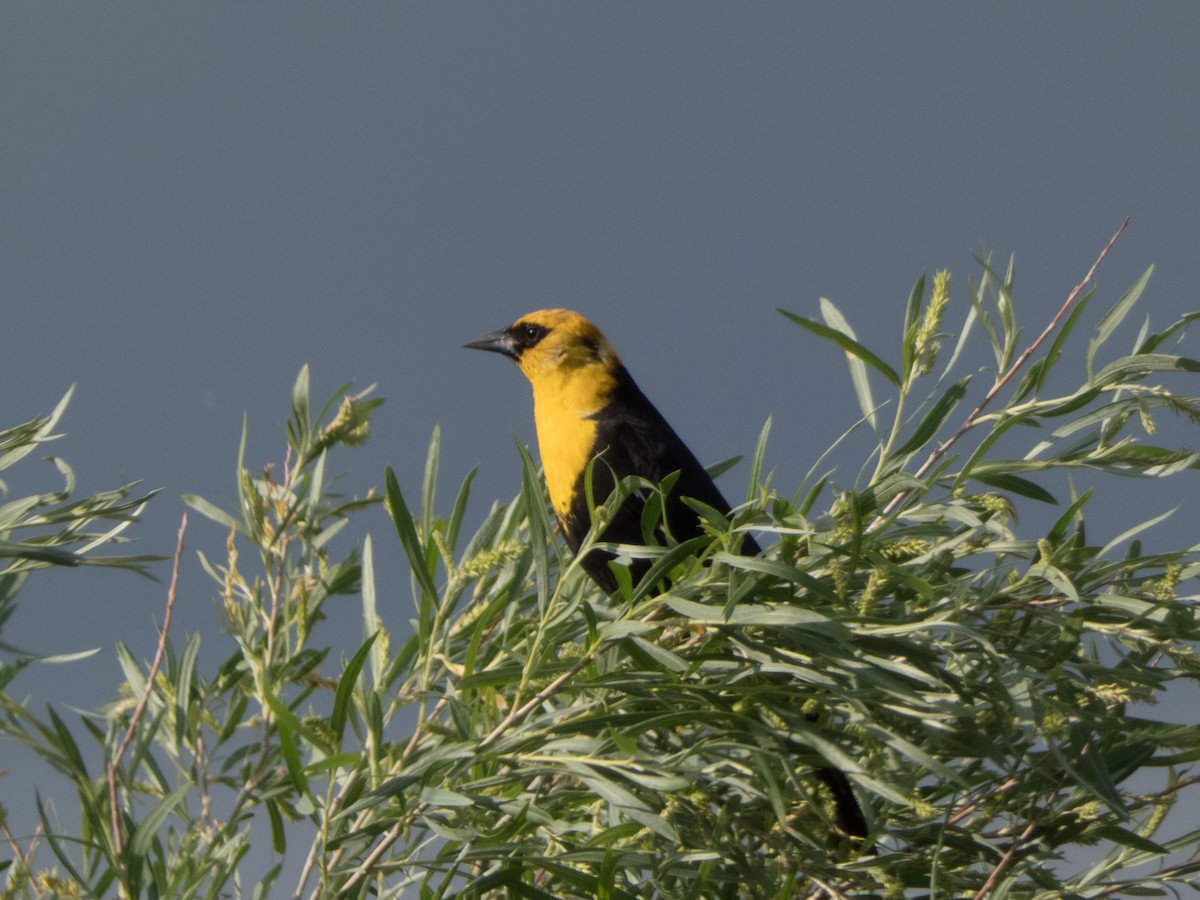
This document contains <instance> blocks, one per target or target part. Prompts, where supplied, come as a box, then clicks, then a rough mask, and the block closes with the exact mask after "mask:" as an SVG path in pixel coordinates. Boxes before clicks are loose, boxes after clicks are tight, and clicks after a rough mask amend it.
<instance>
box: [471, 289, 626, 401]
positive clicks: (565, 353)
mask: <svg viewBox="0 0 1200 900" xmlns="http://www.w3.org/2000/svg"><path fill="white" fill-rule="evenodd" d="M466 346H467V347H469V348H471V349H473V350H490V351H492V352H493V353H501V354H503V355H504V356H507V357H509V358H510V359H512V360H514V361H515V362H516V364H517V366H518V367H519V368H520V369H521V371H522V372H523V373H524V374H525V377H526V378H528V379H529V380H530V382H531V383H532V384H533V387H534V390H535V391H539V390H540V389H542V388H549V389H552V390H553V389H558V388H561V387H562V386H564V385H565V384H567V383H568V382H571V381H574V380H576V379H577V378H579V377H580V376H583V378H584V379H585V380H588V381H590V382H591V383H592V384H594V385H595V386H597V387H599V386H601V385H611V383H612V380H613V377H614V376H615V374H616V372H617V370H618V368H619V367H620V365H621V360H620V357H618V356H617V351H616V350H614V349H613V347H612V344H610V343H609V342H608V340H607V339H606V338H605V337H604V335H603V334H601V332H600V329H599V328H597V327H596V326H595V325H593V324H592V323H591V322H589V321H588V320H587V319H585V318H584V317H583V316H581V315H580V314H579V313H577V312H572V311H571V310H568V309H543V310H539V311H538V312H532V313H529V314H528V315H525V316H522V317H521V318H519V319H517V321H515V322H513V323H512V324H511V325H509V326H508V327H507V328H505V329H502V330H501V331H493V332H492V333H491V334H487V335H484V336H483V337H481V338H479V340H476V341H471V342H470V343H469V344H466Z"/></svg>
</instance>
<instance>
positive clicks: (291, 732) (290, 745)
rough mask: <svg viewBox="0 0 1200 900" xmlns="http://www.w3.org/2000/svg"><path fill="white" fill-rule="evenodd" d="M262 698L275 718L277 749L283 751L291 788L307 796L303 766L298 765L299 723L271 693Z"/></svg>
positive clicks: (266, 693) (306, 781)
mask: <svg viewBox="0 0 1200 900" xmlns="http://www.w3.org/2000/svg"><path fill="white" fill-rule="evenodd" d="M264 697H265V699H266V701H267V705H268V706H269V707H270V709H271V712H272V713H273V714H274V717H275V733H276V734H278V735H279V749H280V750H281V751H283V760H284V762H285V763H286V764H287V770H288V775H289V777H290V778H291V780H292V786H293V787H295V789H296V790H297V791H298V792H299V793H301V794H307V793H308V780H307V779H306V778H305V777H304V766H303V765H301V763H300V747H299V743H298V741H297V738H298V736H299V733H300V721H299V720H298V719H297V718H296V716H295V714H294V713H293V712H292V711H291V710H290V709H288V708H287V706H285V705H284V703H283V701H282V700H280V699H279V698H278V697H277V696H275V694H274V693H273V692H271V691H267V692H265V693H264Z"/></svg>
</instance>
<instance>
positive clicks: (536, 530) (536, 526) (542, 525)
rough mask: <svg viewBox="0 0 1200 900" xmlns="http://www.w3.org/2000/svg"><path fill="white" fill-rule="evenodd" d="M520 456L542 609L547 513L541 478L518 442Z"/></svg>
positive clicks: (546, 582)
mask: <svg viewBox="0 0 1200 900" xmlns="http://www.w3.org/2000/svg"><path fill="white" fill-rule="evenodd" d="M517 454H518V455H519V456H520V457H521V501H522V503H523V505H524V508H525V517H526V518H525V521H526V523H527V524H528V526H529V545H530V549H531V550H532V552H533V567H534V571H535V572H536V573H537V592H538V609H542V610H544V609H545V608H546V604H547V602H548V601H549V598H550V550H549V543H550V537H549V535H550V533H551V525H550V517H549V514H548V513H547V511H546V502H545V499H544V495H543V493H542V478H541V475H540V474H539V473H538V469H537V466H535V465H534V463H533V457H532V456H530V455H529V450H528V449H526V448H525V447H524V446H523V445H522V444H520V443H518V444H517ZM594 463H595V460H593V461H592V462H590V463H588V470H587V483H588V484H589V485H590V483H591V467H592V465H593V464H594Z"/></svg>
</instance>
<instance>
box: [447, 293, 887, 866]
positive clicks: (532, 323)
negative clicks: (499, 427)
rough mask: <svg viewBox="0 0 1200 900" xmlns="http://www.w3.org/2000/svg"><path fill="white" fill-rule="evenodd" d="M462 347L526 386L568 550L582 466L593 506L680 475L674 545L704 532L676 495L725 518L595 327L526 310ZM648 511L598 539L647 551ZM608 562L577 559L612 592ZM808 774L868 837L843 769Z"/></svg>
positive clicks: (635, 502) (626, 512) (748, 545)
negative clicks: (501, 364)
mask: <svg viewBox="0 0 1200 900" xmlns="http://www.w3.org/2000/svg"><path fill="white" fill-rule="evenodd" d="M464 346H465V347H467V348H469V349H472V350H486V351H490V352H492V353H499V354H501V355H503V356H507V357H508V358H509V359H512V360H513V361H514V362H516V364H517V367H518V368H519V369H520V370H521V372H522V373H523V374H524V375H525V377H526V378H528V379H529V382H530V384H531V385H532V386H533V410H534V423H535V425H536V428H537V441H538V450H539V452H540V455H541V458H542V470H543V472H544V474H545V478H546V487H547V490H548V491H549V493H550V503H551V505H552V506H553V507H554V513H555V517H556V518H557V519H558V523H559V528H560V530H561V532H562V534H563V537H564V539H565V540H566V542H567V545H568V546H569V547H570V548H571V550H572V552H578V551H579V548H580V546H581V545H582V543H583V540H584V538H585V537H586V536H587V534H588V532H589V530H590V529H591V524H592V523H591V513H590V510H589V509H588V499H587V498H588V486H587V484H586V478H587V474H588V471H589V463H590V464H591V466H590V470H591V477H592V484H591V495H592V498H593V501H594V503H597V504H601V503H604V501H605V500H606V498H608V496H609V495H610V494H611V492H612V491H613V489H614V488H615V487H616V485H617V483H618V482H619V481H620V480H621V479H622V478H625V477H627V476H630V475H636V476H640V477H642V478H644V479H646V480H648V481H650V482H653V483H655V484H657V483H659V482H661V481H662V480H663V479H664V478H666V477H667V476H669V475H672V474H673V473H676V472H677V473H678V478H677V480H676V481H675V483H674V486H673V487H672V489H671V492H670V494H669V495H668V496H667V498H666V501H665V502H664V504H663V519H664V521H665V523H666V527H667V530H668V531H669V532H670V535H671V536H672V537H673V538H675V540H677V541H680V542H682V541H686V540H689V539H690V538H693V537H697V536H699V535H700V534H702V533H703V526H702V525H701V522H700V517H699V515H698V514H697V513H696V512H695V510H693V509H692V508H690V507H689V506H687V505H686V504H685V503H684V502H683V498H685V497H690V498H692V499H694V500H699V501H700V502H701V503H704V504H706V505H707V506H710V507H712V508H713V509H715V510H716V511H717V512H719V513H720V514H721V515H724V516H728V515H729V513H730V510H731V507H730V505H729V503H728V502H727V501H726V500H725V497H724V496H723V495H722V494H721V492H720V490H719V489H718V488H717V486H716V485H715V484H714V483H713V480H712V478H711V476H709V474H708V472H707V471H705V469H704V466H702V465H701V464H700V462H699V461H698V460H697V459H696V456H695V454H693V453H692V451H691V450H689V449H688V446H687V444H685V443H684V442H683V440H682V439H681V438H680V437H679V435H677V434H676V433H675V430H674V429H673V428H671V426H670V425H669V424H668V423H667V420H666V419H665V418H663V416H662V413H660V412H659V411H658V409H656V408H655V406H654V404H653V403H651V402H650V400H649V399H648V398H647V397H646V395H645V394H644V393H642V390H641V388H639V387H638V386H637V383H636V382H635V381H634V380H633V378H632V377H631V376H630V374H629V372H628V370H627V369H626V368H625V365H624V363H622V362H621V358H620V356H618V355H617V351H616V350H615V349H613V346H612V344H610V343H609V342H608V339H607V338H605V336H604V335H603V333H601V331H600V329H599V328H597V327H596V326H595V325H594V324H592V323H591V322H590V321H589V320H588V319H586V318H584V317H583V316H582V315H580V314H579V313H577V312H573V311H571V310H567V309H543V310H539V311H537V312H531V313H528V314H527V315H524V316H522V317H521V318H519V319H517V321H515V322H513V324H511V325H509V326H508V327H507V328H503V329H501V330H499V331H493V332H492V333H491V334H486V335H484V336H483V337H481V338H478V339H477V340H474V341H470V342H468V343H467V344H465V345H464ZM593 461H594V462H593ZM645 504H646V498H645V496H643V495H641V494H636V493H635V494H634V495H633V496H630V497H629V498H628V499H627V500H626V501H625V502H624V503H623V504H622V505H621V506H620V508H619V509H617V510H616V511H615V512H612V513H611V516H610V519H609V521H608V522H607V524H605V525H604V527H603V529H602V531H601V532H600V535H599V539H600V540H601V541H605V542H611V543H618V544H639V545H640V544H644V543H645V540H644V535H643V531H642V511H643V509H644V507H645ZM661 536H662V535H661V529H660V537H661ZM741 541H742V543H741V551H742V553H743V554H745V555H748V556H756V555H758V554H759V553H760V552H761V551H760V549H759V546H758V543H757V542H756V541H755V540H754V538H753V537H751V536H750V535H744V536H742V538H741ZM613 558H614V557H613V555H612V554H611V553H608V552H606V551H600V550H597V549H592V550H591V551H590V552H589V553H587V555H585V556H584V557H583V558H582V559H581V560H580V565H581V566H582V568H583V570H584V572H586V573H587V574H588V575H589V576H590V577H591V579H592V580H593V581H594V582H595V583H596V584H597V585H599V586H600V588H601V589H602V590H603V591H605V592H606V593H608V594H613V593H615V592H616V591H617V590H618V583H617V579H616V577H615V576H614V574H613V572H612V569H611V568H610V567H609V562H610V560H612V559H613ZM648 568H649V562H648V561H647V560H644V559H643V560H634V562H633V564H632V565H631V566H630V569H631V570H632V574H633V576H634V579H635V582H636V580H638V579H640V577H641V576H642V575H643V574H645V572H646V570H647V569H648ZM815 774H816V775H817V777H818V778H819V779H820V780H821V781H822V782H823V783H824V784H825V785H826V787H827V788H828V789H829V791H830V794H831V795H832V797H833V801H834V808H835V812H836V820H837V824H838V827H839V829H840V830H841V831H842V832H843V833H844V834H846V835H848V836H850V837H851V838H852V839H854V840H855V842H856V843H857V841H858V840H860V839H861V838H864V837H866V835H867V823H866V819H865V817H864V815H863V812H862V807H861V806H859V803H858V799H857V798H856V797H855V795H854V790H853V788H852V787H851V785H850V780H849V778H848V777H847V775H846V774H845V772H843V771H842V770H841V769H837V768H834V767H832V766H821V767H818V768H817V769H815Z"/></svg>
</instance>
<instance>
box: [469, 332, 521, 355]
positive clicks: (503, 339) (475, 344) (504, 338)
mask: <svg viewBox="0 0 1200 900" xmlns="http://www.w3.org/2000/svg"><path fill="white" fill-rule="evenodd" d="M463 346H464V347H466V348H467V349H468V350H490V351H491V352H492V353H500V354H502V355H504V356H507V357H508V358H509V359H516V358H517V355H518V354H517V342H516V339H515V338H514V337H513V336H512V334H511V333H509V332H508V331H493V332H492V333H491V334H485V335H484V336H483V337H481V338H479V339H478V340H475V341H471V342H470V343H467V344H463Z"/></svg>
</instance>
